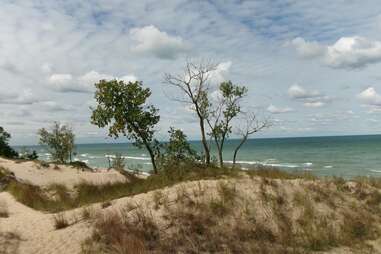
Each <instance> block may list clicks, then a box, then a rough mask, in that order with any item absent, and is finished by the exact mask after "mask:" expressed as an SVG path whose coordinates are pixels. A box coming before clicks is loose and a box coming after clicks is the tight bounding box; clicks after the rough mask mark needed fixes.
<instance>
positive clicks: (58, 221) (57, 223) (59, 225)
mask: <svg viewBox="0 0 381 254" xmlns="http://www.w3.org/2000/svg"><path fill="white" fill-rule="evenodd" d="M53 220H54V228H55V229H56V230H59V229H63V228H66V227H68V226H70V223H69V220H68V219H67V217H66V215H65V214H64V213H58V214H55V215H53Z"/></svg>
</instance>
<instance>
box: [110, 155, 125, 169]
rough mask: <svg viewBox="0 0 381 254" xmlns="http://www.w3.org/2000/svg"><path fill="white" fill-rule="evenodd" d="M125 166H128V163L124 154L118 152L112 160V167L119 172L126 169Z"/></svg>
mask: <svg viewBox="0 0 381 254" xmlns="http://www.w3.org/2000/svg"><path fill="white" fill-rule="evenodd" d="M125 167H126V163H125V160H124V158H123V157H122V155H121V154H116V155H115V158H113V160H112V168H113V169H115V170H117V171H119V172H123V171H125Z"/></svg>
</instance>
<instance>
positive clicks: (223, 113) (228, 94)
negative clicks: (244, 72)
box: [207, 81, 247, 167]
mask: <svg viewBox="0 0 381 254" xmlns="http://www.w3.org/2000/svg"><path fill="white" fill-rule="evenodd" d="M219 93H220V95H221V96H220V98H217V102H216V103H215V104H216V105H213V104H211V109H210V111H211V112H210V113H209V116H208V118H207V122H208V125H209V127H210V129H211V132H210V136H211V137H212V138H213V140H214V142H215V144H216V147H217V155H218V160H219V164H220V167H223V166H224V160H223V156H222V152H223V149H224V144H225V141H226V139H227V138H228V137H229V135H230V134H231V133H232V128H233V126H232V121H233V120H234V118H236V117H237V116H238V115H239V114H240V113H241V106H240V105H239V101H240V100H241V99H242V98H243V97H244V96H245V95H246V93H247V88H246V87H244V86H237V85H234V84H233V83H232V82H231V81H227V82H222V83H221V84H220V86H219ZM213 107H214V108H213Z"/></svg>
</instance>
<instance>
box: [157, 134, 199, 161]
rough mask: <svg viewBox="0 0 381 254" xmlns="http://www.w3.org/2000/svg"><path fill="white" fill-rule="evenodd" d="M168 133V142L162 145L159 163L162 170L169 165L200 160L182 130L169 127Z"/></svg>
mask: <svg viewBox="0 0 381 254" xmlns="http://www.w3.org/2000/svg"><path fill="white" fill-rule="evenodd" d="M168 133H169V141H168V143H166V144H164V145H163V148H164V152H163V153H162V156H161V161H160V162H161V167H162V168H165V167H168V166H169V164H175V165H178V164H181V163H191V162H196V161H197V160H199V159H200V156H199V155H198V154H197V151H196V150H194V149H193V148H192V147H191V145H190V144H189V142H188V141H187V136H186V135H185V134H184V132H183V131H182V130H179V129H174V128H173V127H171V128H170V130H169V131H168Z"/></svg>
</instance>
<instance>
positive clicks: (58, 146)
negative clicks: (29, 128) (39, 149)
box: [38, 122, 75, 163]
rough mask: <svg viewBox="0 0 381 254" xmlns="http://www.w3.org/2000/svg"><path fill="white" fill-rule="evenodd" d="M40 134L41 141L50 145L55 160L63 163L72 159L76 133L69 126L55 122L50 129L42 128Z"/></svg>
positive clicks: (42, 143)
mask: <svg viewBox="0 0 381 254" xmlns="http://www.w3.org/2000/svg"><path fill="white" fill-rule="evenodd" d="M38 135H39V136H40V141H39V143H40V144H41V145H46V146H47V147H48V149H49V152H50V153H51V154H52V157H53V159H54V160H57V161H59V162H61V163H65V162H67V160H69V159H70V160H71V158H72V154H73V151H74V140H75V135H74V133H73V131H72V129H71V128H70V127H69V126H67V125H60V123H58V122H54V124H53V126H52V127H51V130H50V131H49V130H47V129H45V128H42V129H40V130H39V131H38Z"/></svg>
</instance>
